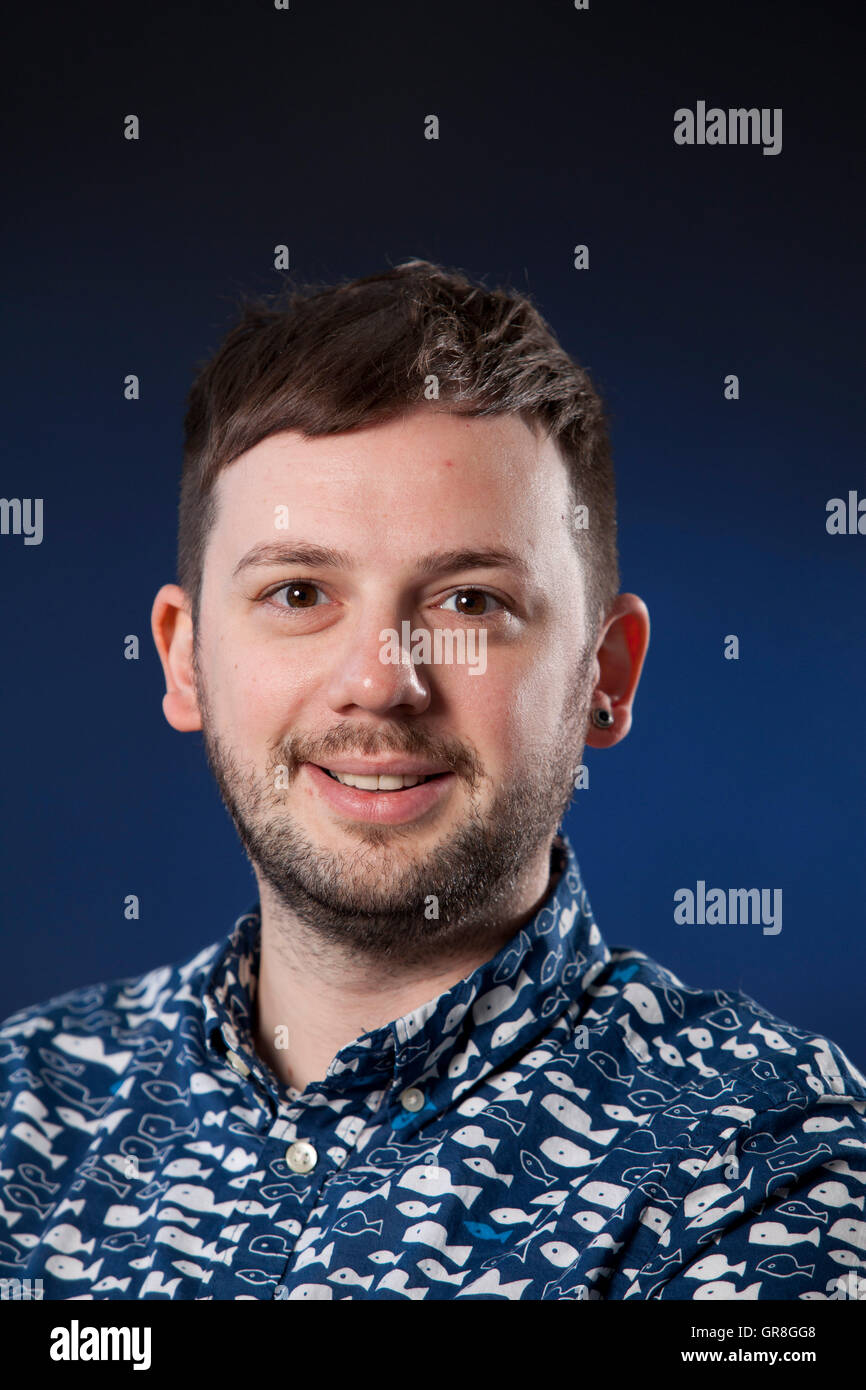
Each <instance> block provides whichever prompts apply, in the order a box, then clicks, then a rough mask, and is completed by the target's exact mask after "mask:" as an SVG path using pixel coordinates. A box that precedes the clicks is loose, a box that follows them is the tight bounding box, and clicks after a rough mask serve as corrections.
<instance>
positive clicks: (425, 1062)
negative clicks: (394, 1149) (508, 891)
mask: <svg viewBox="0 0 866 1390" xmlns="http://www.w3.org/2000/svg"><path fill="white" fill-rule="evenodd" d="M550 867H551V880H550V882H551V887H550V890H549V892H548V895H547V897H546V898H545V900H544V902H543V904H542V905H541V907H540V908H539V910H538V912H536V914H535V915H534V917H532V919H531V920H530V921H529V922H527V923H526V924H525V925H524V926H523V927H522V928H521V929H520V930H519V931H518V932H517V933H515V935H514V936H513V937H512V938H511V939H510V940H509V941H508V942H506V944H505V946H503V947H502V949H501V950H500V951H499V952H498V953H497V954H496V955H495V956H493V957H491V959H490V960H488V961H485V962H484V963H483V964H482V965H480V966H478V968H477V969H476V970H474V971H472V973H471V974H470V975H467V976H466V977H465V978H464V979H462V980H459V981H458V982H457V983H456V984H455V985H452V986H451V988H450V989H447V990H445V991H444V992H443V993H442V994H440V995H438V996H437V997H436V998H434V999H431V1000H430V1001H429V1002H428V1003H426V1004H422V1005H421V1006H420V1007H419V1008H417V1009H413V1010H412V1011H411V1012H409V1013H407V1014H404V1015H403V1016H402V1017H400V1018H398V1019H395V1020H393V1021H392V1022H391V1023H387V1024H385V1025H383V1026H382V1027H380V1028H376V1029H373V1030H372V1031H371V1032H369V1033H365V1034H364V1035H363V1036H362V1037H360V1038H357V1039H356V1040H355V1041H354V1042H352V1043H350V1044H348V1045H347V1046H346V1047H343V1048H341V1049H340V1051H339V1052H338V1053H337V1055H336V1057H335V1058H334V1059H333V1061H332V1063H331V1065H330V1067H329V1069H328V1072H327V1074H326V1076H325V1078H324V1079H323V1080H322V1081H321V1082H319V1083H316V1085H315V1087H314V1089H315V1090H318V1091H321V1092H324V1093H325V1095H326V1096H327V1098H328V1099H330V1100H332V1101H333V1100H336V1099H337V1098H338V1097H343V1098H347V1097H348V1094H349V1093H350V1092H355V1091H363V1092H364V1093H369V1092H370V1091H371V1090H374V1089H375V1088H376V1087H377V1086H378V1087H379V1088H381V1089H382V1090H383V1091H386V1090H387V1089H388V1088H389V1087H391V1088H392V1103H393V1105H394V1106H395V1107H396V1111H397V1112H399V1110H400V1106H399V1104H398V1103H397V1097H398V1096H399V1095H400V1094H402V1093H403V1092H404V1091H405V1089H406V1088H408V1087H419V1088H421V1090H422V1091H423V1094H424V1097H425V1103H424V1107H423V1110H420V1111H418V1112H417V1113H416V1114H414V1115H410V1116H409V1117H408V1118H407V1116H406V1112H405V1111H404V1112H403V1113H402V1116H401V1119H402V1121H403V1123H402V1124H401V1128H403V1129H405V1128H406V1126H407V1124H408V1123H409V1122H412V1121H415V1122H417V1124H416V1125H413V1127H420V1124H421V1123H426V1122H427V1121H428V1120H429V1119H430V1113H431V1109H433V1110H437V1111H438V1110H439V1109H440V1108H443V1107H444V1105H445V1104H446V1103H448V1102H449V1101H450V1100H451V1099H453V1097H454V1095H455V1083H458V1084H457V1086H456V1089H458V1090H459V1091H461V1092H462V1091H463V1090H465V1089H467V1088H468V1087H469V1086H471V1085H473V1084H474V1083H475V1082H477V1081H478V1080H480V1079H481V1078H482V1077H483V1076H484V1075H486V1074H487V1073H488V1072H490V1071H492V1070H494V1069H495V1070H497V1071H502V1070H503V1069H507V1067H508V1063H509V1062H510V1061H511V1060H512V1058H516V1056H517V1055H518V1054H523V1053H525V1052H526V1051H527V1050H531V1048H532V1046H533V1044H535V1043H540V1042H541V1041H542V1040H543V1039H544V1038H545V1037H546V1035H547V1034H548V1033H549V1032H550V1030H551V1029H552V1028H553V1027H554V1025H555V1024H556V1023H557V1021H558V1020H560V1019H561V1018H562V1015H564V1014H565V1013H566V1011H568V1026H569V1027H570V1026H571V1025H573V1024H574V1023H575V1022H576V1021H577V1019H578V1018H579V1017H580V1015H581V1013H582V1012H583V1011H584V1009H585V1008H586V1007H587V1004H588V1002H589V1001H588V1000H587V996H586V991H587V987H588V986H589V985H590V984H591V983H592V981H593V980H594V979H595V977H596V976H597V975H598V973H599V972H600V970H602V969H603V967H604V966H605V965H606V964H607V963H608V961H609V960H610V952H609V950H608V948H607V946H606V944H605V942H604V940H603V939H602V936H601V933H600V932H599V929H598V927H597V925H596V923H595V920H594V918H593V915H592V909H591V907H590V904H589V900H588V898H587V894H586V890H585V888H584V886H583V882H582V879H581V875H580V869H579V867H578V864H577V860H576V859H575V857H574V852H573V850H572V848H571V845H570V843H569V841H568V839H567V837H565V836H564V835H557V836H556V837H555V839H554V841H553V844H552V846H551V859H550ZM260 934H261V917H260V913H259V904H258V903H257V904H256V905H255V907H254V908H253V909H252V910H251V911H250V912H248V913H246V914H245V915H244V916H243V917H240V918H239V919H238V921H237V922H236V923H235V926H234V930H233V931H232V933H231V935H230V937H229V938H228V941H227V942H226V944H225V946H224V947H223V950H222V951H221V952H220V953H219V955H218V956H217V958H216V962H215V964H214V967H213V969H212V971H211V974H210V977H209V979H208V981H207V983H206V985H205V989H204V995H203V1002H204V1029H205V1037H206V1041H207V1043H208V1045H209V1046H210V1047H211V1048H212V1049H214V1050H215V1051H217V1052H218V1053H219V1054H220V1057H221V1059H222V1058H224V1057H225V1054H226V1051H227V1050H228V1051H230V1052H232V1053H234V1054H235V1057H236V1058H239V1059H240V1061H241V1063H242V1067H245V1068H246V1069H248V1070H249V1072H250V1074H251V1078H255V1080H256V1081H257V1082H258V1083H259V1085H261V1086H263V1087H264V1088H265V1089H266V1090H267V1092H268V1093H269V1094H270V1095H271V1096H272V1098H274V1099H275V1100H277V1101H279V1100H286V1098H287V1097H288V1098H290V1099H292V1098H296V1097H297V1095H298V1093H297V1092H296V1091H292V1090H289V1089H288V1088H286V1087H285V1086H284V1085H283V1084H282V1083H280V1082H278V1081H277V1078H276V1077H275V1076H274V1074H273V1072H272V1071H271V1069H270V1067H268V1066H267V1065H266V1063H265V1062H264V1061H262V1059H261V1058H259V1056H258V1055H257V1053H256V1052H255V1050H254V1047H253V1041H252V1032H251V1020H252V1013H253V1004H254V1000H255V991H256V986H257V982H258V971H259V959H260V949H261V936H260Z"/></svg>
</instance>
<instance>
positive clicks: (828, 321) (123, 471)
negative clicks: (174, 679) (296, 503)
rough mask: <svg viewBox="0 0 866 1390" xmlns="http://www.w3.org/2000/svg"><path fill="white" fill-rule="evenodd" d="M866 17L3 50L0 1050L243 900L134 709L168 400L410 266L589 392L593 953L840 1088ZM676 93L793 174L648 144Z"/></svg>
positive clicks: (865, 592)
mask: <svg viewBox="0 0 866 1390" xmlns="http://www.w3.org/2000/svg"><path fill="white" fill-rule="evenodd" d="M856 14H857V10H856V9H855V7H854V6H853V5H852V6H851V7H850V8H848V7H845V6H843V5H839V4H836V5H834V4H831V5H822V6H820V7H819V6H817V5H811V4H797V3H785V4H772V3H760V4H756V3H754V0H739V2H738V3H730V4H727V5H725V6H713V7H708V6H702V5H699V4H696V3H695V0H689V3H687V4H683V3H673V4H663V3H661V4H655V3H653V4H650V3H644V4H636V3H622V0H591V5H590V8H589V9H588V10H586V11H577V10H575V8H574V6H573V4H572V3H571V0H526V3H524V4H517V3H503V0H497V2H496V3H493V2H492V0H481V2H480V3H467V0H438V3H436V4H435V5H429V6H416V5H413V6H407V5H406V4H405V3H396V2H395V3H390V4H386V3H370V4H351V3H345V2H342V3H330V2H329V0H291V8H290V9H289V10H287V11H278V10H275V9H274V7H273V5H272V4H271V5H269V4H268V3H266V2H265V0H259V3H241V2H240V0H235V3H208V4H205V3H198V4H181V5H172V6H168V5H163V6H162V7H161V8H159V9H157V11H156V12H154V11H153V10H151V9H148V10H147V11H145V10H144V9H142V8H141V7H131V8H119V7H117V6H112V7H109V6H108V5H96V4H91V5H85V6H84V7H81V6H76V7H61V6H59V5H54V6H52V5H49V6H47V7H46V6H42V7H40V8H39V9H38V10H36V11H35V13H34V14H33V15H32V16H31V17H30V18H26V17H24V16H22V14H21V13H20V12H19V14H18V15H17V16H16V18H15V19H14V21H10V23H11V24H12V25H13V27H12V29H11V30H10V29H9V28H8V27H7V29H6V37H7V45H8V47H7V59H6V63H5V65H4V66H5V85H6V96H7V100H8V110H9V113H10V114H9V116H8V118H7V129H6V135H5V138H4V142H3V143H4V147H5V149H6V160H7V166H6V180H5V183H6V189H5V191H6V199H5V200H4V201H5V204H6V214H5V219H6V220H5V227H6V231H5V267H6V271H7V282H8V287H7V301H8V310H7V327H6V331H5V333H4V335H3V354H4V358H5V361H4V363H3V382H4V386H5V395H6V412H5V424H4V433H5V449H4V466H3V473H2V485H0V491H2V494H3V496H5V497H7V498H8V497H42V498H43V499H44V526H45V532H44V539H43V542H42V544H41V545H39V546H25V545H24V544H23V540H22V538H21V537H20V536H14V535H6V536H0V570H2V604H3V616H2V647H3V657H4V660H3V672H4V674H3V678H2V686H0V699H2V724H0V728H2V766H3V778H2V782H3V796H4V802H5V804H4V815H3V836H2V855H3V862H2V866H0V872H2V890H3V912H2V932H3V953H2V961H3V969H2V980H0V1017H6V1016H7V1015H8V1014H9V1013H10V1012H12V1011H13V1010H15V1009H17V1008H20V1007H23V1006H24V1005H26V1004H29V1003H31V1002H34V1001H36V1000H39V999H47V998H48V997H50V996H52V995H55V994H58V993H60V992H63V991H66V990H68V989H72V988H73V987H75V986H78V985H82V984H85V983H88V982H92V981H95V980H98V979H102V978H110V977H115V976H118V975H127V974H133V973H138V972H141V971H143V970H145V969H148V968H150V967H152V966H156V965H159V964H162V963H165V962H168V961H175V960H178V959H181V958H183V957H184V956H188V955H191V954H192V953H193V952H194V951H195V950H196V949H197V948H199V947H200V946H203V945H205V944H206V943H209V942H211V941H213V940H216V939H217V938H218V937H222V936H224V935H225V934H226V933H227V932H228V930H229V929H230V927H231V925H232V923H233V921H234V919H235V917H236V916H238V915H239V914H240V913H241V912H242V911H244V910H245V909H246V908H247V907H248V906H250V905H251V903H252V902H253V901H254V900H255V883H254V880H253V877H252V874H251V871H250V869H249V866H248V865H247V862H246V860H245V859H244V857H243V854H242V851H241V849H240V846H239V845H238V842H237V840H236V837H235V833H234V829H233V827H232V825H231V822H230V820H229V818H228V816H227V814H226V813H225V811H224V810H223V808H222V804H221V802H220V800H219V797H218V794H217V791H216V789H215V787H214V786H213V784H212V782H211V779H210V775H209V772H208V770H207V766H206V764H205V761H204V756H203V752H202V746H201V736H200V734H187V735H180V734H177V733H175V732H174V731H173V730H172V729H171V728H170V727H169V726H168V724H167V723H166V722H165V720H164V718H163V715H162V711H161V697H162V694H163V689H164V686H163V679H162V674H161V669H160V666H159V663H158V660H157V656H156V652H155V650H154V648H153V643H152V639H151V636H150V626H149V614H150V606H151V602H152V599H153V596H154V594H155V592H156V590H157V588H158V587H159V585H160V584H162V583H163V582H165V581H167V580H171V579H174V578H175V570H174V547H175V527H176V500H177V488H178V479H179V470H180V445H181V418H182V413H183V407H184V397H185V393H186V391H187V389H188V387H189V384H190V381H191V379H192V375H193V372H194V369H195V365H196V363H197V362H199V361H200V360H201V359H202V358H204V357H205V356H206V355H208V354H209V353H210V352H211V351H212V350H213V349H214V348H215V347H216V346H217V344H218V342H219V339H220V337H221V336H222V334H223V333H224V332H225V330H226V329H227V327H228V325H229V323H230V320H231V317H232V313H233V302H234V297H235V295H236V294H237V292H238V291H240V290H241V289H247V290H269V289H275V288H276V287H277V286H278V284H279V283H280V280H281V276H280V275H279V274H278V273H277V272H276V271H275V270H274V268H273V256H274V247H275V245H277V244H278V243H286V244H287V245H288V246H289V248H290V255H291V272H292V274H293V275H295V274H296V275H297V276H298V277H300V278H302V279H313V280H331V279H334V278H339V277H343V276H356V275H362V274H370V273H373V272H374V271H376V270H379V269H383V268H385V267H386V266H387V265H389V264H394V263H396V262H398V261H400V260H403V259H406V258H408V257H410V256H416V255H417V256H424V257H427V258H430V259H433V260H437V261H441V262H443V263H445V264H446V265H452V266H457V267H460V268H462V269H463V270H465V271H466V272H467V273H468V274H469V275H470V276H473V277H480V276H484V277H486V279H487V282H488V283H489V284H491V285H492V284H496V283H501V282H510V283H511V284H512V285H513V286H514V287H516V288H518V289H522V290H524V291H529V292H530V293H531V294H532V295H533V297H534V298H535V300H536V302H537V304H538V306H539V308H540V309H541V311H542V313H544V314H545V316H546V317H547V318H548V320H549V321H550V322H551V323H552V325H553V327H554V328H555V330H556V331H557V332H558V333H559V335H560V337H561V339H562V342H563V344H564V346H565V347H566V348H567V349H568V350H569V351H570V352H571V353H572V354H574V355H575V356H576V357H577V358H578V359H579V360H580V361H581V362H582V363H583V364H584V365H585V366H586V367H588V369H589V370H590V372H591V373H592V374H593V377H594V379H595V381H596V384H597V385H598V387H599V389H600V390H601V392H602V394H603V395H604V397H605V399H606V402H607V405H608V408H609V410H610V412H611V415H612V418H613V440H614V449H615V459H616V463H617V476H618V485H619V499H620V502H619V505H620V548H621V555H622V581H623V588H625V589H629V590H633V591H636V592H637V593H639V594H641V595H642V596H643V597H644V598H645V600H646V602H647V603H648V605H649V608H650V613H651V617H652V621H653V633H652V641H651V646H650V652H649V656H648V659H647V663H646V666H645V668H644V675H643V679H642V682H641V687H640V690H639V694H638V701H637V706H636V722H635V727H634V729H633V731H632V733H631V735H630V737H629V738H628V739H627V740H626V741H625V743H624V744H622V745H621V746H620V747H618V748H616V749H614V750H612V751H610V752H608V753H604V754H602V753H600V752H594V751H592V750H589V752H588V753H587V763H588V766H589V768H590V777H591V787H590V790H589V791H583V792H579V793H577V795H576V797H575V801H574V804H573V807H572V810H571V812H570V813H569V816H568V819H567V822H566V829H567V830H568V832H569V834H570V835H571V837H572V841H573V843H574V846H575V849H576V852H577V856H578V860H579V862H580V864H581V868H582V870H583V874H584V878H585V881H586V885H587V888H588V890H589V895H590V900H591V902H592V904H593V906H594V909H595V912H596V915H597V918H598V921H599V924H600V926H601V929H602V932H603V934H604V936H605V939H606V940H607V942H608V944H609V945H631V946H634V947H638V948H640V949H642V950H644V951H646V952H648V953H649V954H650V955H651V956H653V957H655V958H656V959H657V960H660V961H661V962H662V963H663V964H665V965H667V966H668V967H669V968H671V969H672V970H674V971H675V972H676V973H677V974H678V975H680V977H681V978H682V979H683V980H684V981H685V982H686V983H689V984H699V985H705V986H717V987H719V988H724V989H735V988H741V989H744V990H745V991H746V992H747V993H749V994H751V995H752V996H753V997H755V998H757V999H758V1000H759V1001H760V1002H761V1003H762V1004H763V1005H764V1006H765V1007H766V1008H767V1009H769V1010H770V1011H772V1012H774V1013H776V1014H779V1015H780V1016H781V1017H782V1018H784V1019H786V1020H789V1021H791V1022H793V1023H795V1024H797V1025H799V1026H801V1027H803V1028H804V1029H812V1030H816V1031H819V1032H822V1033H826V1034H828V1035H829V1036H830V1037H831V1038H833V1039H834V1040H835V1041H837V1042H838V1043H839V1044H840V1045H841V1046H842V1047H843V1048H844V1049H845V1050H846V1051H847V1052H848V1053H849V1055H850V1056H851V1058H852V1059H853V1060H854V1061H855V1062H856V1063H857V1064H858V1065H860V1066H861V1067H863V1066H864V1065H866V1029H864V1002H863V978H864V964H866V949H864V939H863V938H864V931H863V921H864V910H863V909H864V902H866V867H864V828H866V825H864V821H866V816H864V795H863V787H864V771H866V739H864V731H863V716H864V699H863V692H864V667H866V642H864V621H863V614H864V597H866V584H864V557H866V536H858V535H855V536H847V535H846V536H830V535H828V534H827V531H826V527H825V521H826V503H827V501H828V499H829V498H831V497H834V496H842V497H845V496H847V493H848V491H849V489H858V488H859V492H860V495H861V496H864V495H866V468H864V466H863V462H862V434H861V430H862V412H861V410H860V397H861V389H862V381H863V358H862V338H861V331H860V330H861V323H862V313H863V293H862V292H863V274H862V271H863V263H862V252H861V239H862V227H863V223H862V197H863V194H862V188H863V165H862V161H861V157H860V155H861V151H860V148H859V145H858V140H857V132H858V130H860V129H861V128H862V122H861V93H862V77H861V74H860V72H859V70H858V67H857V66H856V49H857V47H858V44H860V45H861V46H862V35H860V34H858V32H857V30H856V28H855V23H856V22H857V20H856V18H855V16H856ZM698 100H705V101H707V103H708V105H719V106H722V107H725V108H727V107H729V106H757V107H769V108H773V107H781V108H782V109H783V112H784V116H783V147H782V152H781V153H780V154H779V155H777V156H775V157H774V156H765V155H763V154H762V151H761V149H760V147H751V146H749V147H733V148H731V147H715V148H713V147H703V148H699V147H695V148H683V147H678V146H676V145H675V144H674V141H673V126H674V121H673V113H674V111H675V109H676V108H678V107H681V106H690V107H694V106H695V104H696V102H697V101H698ZM129 113H135V114H137V115H138V116H139V118H140V121H141V138H140V140H139V141H137V142H130V141H127V140H125V139H124V138H123V119H124V117H125V116H126V115H127V114H129ZM430 113H435V114H436V115H438V117H439V120H440V138H439V140H438V141H428V140H425V138H424V118H425V116H426V115H428V114H430ZM577 243H586V244H587V245H588V246H589V249H590V268H589V270H588V271H576V270H575V269H574V268H573V265H572V261H573V253H572V248H573V247H574V246H575V245H576V244H577ZM131 372H134V373H136V374H137V375H138V376H139V377H140V379H141V399H140V400H139V401H137V402H128V401H125V400H124V398H123V379H124V377H125V376H126V375H127V373H131ZM728 373H736V374H737V375H738V376H739V379H740V399H739V400H738V401H727V400H725V399H724V396H723V382H724V377H725V376H726V375H727V374H728ZM130 633H135V634H138V636H139V638H140V641H141V659H140V660H139V661H137V662H135V661H127V660H125V659H124V657H123V645H124V638H125V637H126V636H127V634H130ZM729 633H735V634H737V635H738V636H739V638H740V643H741V652H740V660H739V661H726V660H724V658H723V655H722V653H723V641H724V638H725V636H726V635H727V634H729ZM698 879H704V880H705V881H706V882H707V884H708V885H710V886H719V887H724V888H726V889H727V888H729V887H746V888H748V887H765V888H781V889H782V890H783V895H784V916H783V929H782V932H781V933H780V934H779V935H777V936H765V935H763V933H762V932H761V929H760V926H757V925H756V926H725V927H722V926H714V927H710V926H703V927H701V926H690V927H689V926H678V925H677V924H676V923H675V922H674V920H673V894H674V892H675V890H676V889H677V888H680V887H692V888H694V886H695V884H696V881H697V880H698ZM128 893H136V894H138V895H139V897H140V899H141V912H142V916H141V920H140V921H139V922H137V923H130V922H127V921H126V920H125V919H124V916H123V910H122V909H123V900H124V896H125V895H126V894H128Z"/></svg>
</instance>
